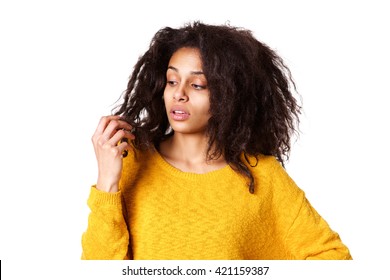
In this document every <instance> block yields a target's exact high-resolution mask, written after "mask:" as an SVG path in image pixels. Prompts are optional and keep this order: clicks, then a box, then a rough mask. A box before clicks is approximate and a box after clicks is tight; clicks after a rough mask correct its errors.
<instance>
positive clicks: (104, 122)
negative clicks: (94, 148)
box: [94, 116, 120, 135]
mask: <svg viewBox="0 0 390 280" xmlns="http://www.w3.org/2000/svg"><path fill="white" fill-rule="evenodd" d="M119 118H120V116H104V117H101V118H100V121H99V124H98V126H97V128H96V130H95V133H94V134H95V135H101V134H103V132H104V130H105V129H106V128H107V126H108V124H109V123H110V122H111V120H117V119H119Z"/></svg>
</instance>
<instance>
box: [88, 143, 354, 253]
mask: <svg viewBox="0 0 390 280" xmlns="http://www.w3.org/2000/svg"><path fill="white" fill-rule="evenodd" d="M249 161H250V163H249V164H248V166H249V167H250V170H251V172H252V174H253V176H254V179H255V193H254V194H251V193H249V191H248V184H247V183H248V181H247V179H246V178H245V177H243V176H242V175H240V174H238V173H237V172H236V171H234V170H233V169H232V168H231V167H230V166H229V165H227V166H226V167H223V168H221V169H218V170H215V171H211V172H208V173H205V174H195V173H188V172H182V171H180V170H179V169H177V168H175V167H173V166H172V165H170V164H169V163H168V162H166V161H165V160H164V158H163V157H162V156H161V155H160V154H159V153H158V152H157V151H155V150H154V151H140V150H134V151H132V152H131V151H129V155H128V156H127V157H126V158H125V159H124V160H123V172H122V177H121V181H120V190H119V191H118V192H117V193H106V192H102V191H99V190H97V189H96V187H95V186H92V187H91V192H90V196H89V199H88V205H89V207H90V209H91V212H90V214H89V219H88V227H87V229H86V231H85V232H84V234H83V236H82V249H83V252H82V259H149V260H168V259H176V260H191V259H192V260H193V259H195V260H210V259H219V260H230V259H241V260H244V259H247V260H248V259H249V260H250V259H264V260H288V259H291V260H292V259H297V260H304V259H328V260H330V259H352V258H351V255H350V252H349V250H348V248H347V247H346V246H345V245H344V244H343V243H342V241H341V239H340V237H339V235H338V234H337V233H336V232H334V231H333V230H332V229H331V228H330V227H329V225H328V224H327V222H326V221H325V220H324V219H323V218H322V217H321V216H320V215H319V214H318V213H317V212H316V210H315V209H314V208H313V207H312V206H311V205H310V203H309V201H308V200H307V199H306V197H305V194H304V192H303V191H302V190H301V189H300V188H298V186H297V185H296V184H295V182H294V181H293V180H292V179H291V178H290V177H289V175H288V174H287V173H286V171H285V169H284V168H283V167H282V166H281V164H280V163H279V162H278V161H277V160H276V159H275V158H274V157H272V156H259V157H258V161H256V159H255V158H254V157H250V158H249ZM256 162H257V164H256Z"/></svg>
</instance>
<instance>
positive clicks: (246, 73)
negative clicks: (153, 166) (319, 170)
mask: <svg viewBox="0 0 390 280" xmlns="http://www.w3.org/2000/svg"><path fill="white" fill-rule="evenodd" d="M183 47H190V48H197V49H198V50H199V51H200V55H201V60H202V66H203V72H204V74H205V76H206V79H207V84H208V88H209V90H210V114H211V117H210V119H209V121H208V126H207V134H208V137H209V141H208V151H207V154H208V160H210V159H216V158H218V157H220V156H221V155H222V156H223V157H224V158H225V160H226V162H227V163H228V164H229V165H230V166H231V167H232V168H233V169H234V170H235V171H236V172H239V173H240V174H242V175H244V176H245V177H247V178H248V179H249V180H248V186H249V191H250V192H251V193H253V192H254V178H253V176H252V174H251V172H250V170H249V168H248V166H247V165H246V164H245V163H244V159H245V161H247V163H248V164H250V163H249V160H248V155H251V156H254V157H256V158H258V157H257V156H258V155H260V154H263V155H272V156H275V157H276V158H277V159H278V161H279V162H280V163H281V164H282V165H283V166H284V163H285V161H286V160H287V159H288V157H289V153H290V140H291V137H292V135H293V134H294V133H296V132H297V131H298V130H297V126H298V124H299V118H298V117H299V114H300V110H301V106H300V105H299V104H298V102H297V99H296V98H295V97H294V94H293V93H294V92H295V93H296V87H295V84H294V81H293V79H292V77H291V73H290V70H289V69H288V67H287V66H286V65H285V63H284V62H283V60H282V58H281V57H279V56H278V55H277V53H276V52H275V51H273V50H272V49H271V48H270V47H268V46H267V45H265V44H264V43H262V42H259V41H258V40H257V39H256V38H255V37H254V36H253V34H252V32H251V31H250V30H247V29H244V28H238V27H232V26H230V25H208V24H204V23H201V22H198V21H197V22H193V23H188V24H185V25H184V26H183V27H181V28H178V29H174V28H171V27H165V28H162V29H160V30H159V31H158V32H157V33H156V34H155V36H154V37H153V39H152V41H151V43H150V47H149V49H148V50H147V51H146V53H145V54H144V55H142V56H141V57H140V58H139V60H138V62H137V63H136V65H135V66H134V69H133V73H132V75H131V77H130V79H129V82H128V85H127V89H126V91H125V92H124V94H123V102H122V103H121V104H120V105H119V106H118V107H117V108H116V109H115V110H114V114H116V115H121V116H122V118H123V119H125V120H126V121H127V122H129V123H130V124H131V125H132V126H133V127H134V135H135V136H136V138H135V140H134V141H133V144H134V146H135V147H136V148H137V149H150V148H155V147H158V145H159V143H160V142H161V141H163V140H164V139H166V138H168V137H169V136H171V135H172V134H173V133H174V132H173V131H172V129H171V128H170V124H169V121H168V117H167V115H166V110H165V105H164V101H163V99H162V97H163V94H164V88H165V86H166V82H167V81H166V71H167V67H168V63H169V60H170V58H171V56H172V55H173V53H174V52H175V51H176V50H178V49H180V48H183ZM242 155H243V156H244V157H243V158H242ZM256 164H257V162H256Z"/></svg>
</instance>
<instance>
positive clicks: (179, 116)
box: [170, 108, 190, 121]
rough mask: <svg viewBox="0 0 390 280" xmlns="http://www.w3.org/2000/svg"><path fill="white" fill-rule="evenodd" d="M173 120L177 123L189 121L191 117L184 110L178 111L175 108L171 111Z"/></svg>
mask: <svg viewBox="0 0 390 280" xmlns="http://www.w3.org/2000/svg"><path fill="white" fill-rule="evenodd" d="M170 115H171V118H172V119H173V120H175V121H184V120H187V119H188V118H189V117H190V113H189V112H187V111H185V110H183V109H181V108H180V109H177V108H173V109H171V111H170Z"/></svg>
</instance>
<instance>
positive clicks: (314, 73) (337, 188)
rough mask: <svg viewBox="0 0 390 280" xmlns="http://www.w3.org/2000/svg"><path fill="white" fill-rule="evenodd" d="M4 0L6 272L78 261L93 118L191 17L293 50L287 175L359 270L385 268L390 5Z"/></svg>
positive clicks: (0, 183)
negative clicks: (296, 108) (295, 95)
mask: <svg viewBox="0 0 390 280" xmlns="http://www.w3.org/2000/svg"><path fill="white" fill-rule="evenodd" d="M0 3H1V4H0V32H1V33H0V36H1V37H0V96H1V97H0V121H1V126H0V133H1V137H0V141H1V143H0V163H1V176H0V188H1V189H0V191H1V193H0V227H1V230H0V259H1V260H2V262H3V263H2V264H3V265H2V268H3V269H4V273H8V274H6V275H13V276H14V277H15V279H21V277H20V275H29V274H30V275H32V274H34V272H38V271H39V272H40V273H43V272H44V271H47V270H50V268H51V269H52V270H55V269H57V267H58V263H61V266H67V264H68V265H69V267H68V269H67V270H68V271H69V270H71V268H72V264H73V265H75V264H74V260H78V259H79V258H80V255H81V241H80V240H81V234H82V232H83V231H84V230H85V228H86V224H87V217H88V213H89V209H88V208H87V205H86V200H87V197H88V194H89V188H90V186H91V185H92V184H93V183H94V182H95V180H96V171H97V168H96V163H95V158H94V154H93V148H92V145H91V141H90V138H91V136H92V134H93V131H94V130H95V127H96V125H97V122H98V120H99V118H100V116H102V115H107V114H110V112H111V109H112V108H113V106H112V105H113V104H114V103H115V102H116V100H117V99H118V98H119V97H120V95H121V93H122V92H123V91H124V90H125V89H126V85H127V80H128V77H129V75H130V73H131V71H132V67H133V65H134V64H135V62H136V60H137V58H138V56H139V55H141V54H143V52H145V51H146V49H147V47H148V44H149V42H150V39H151V38H152V36H153V35H154V33H155V32H156V31H157V30H158V29H160V28H162V27H165V26H172V27H179V26H181V25H183V24H184V23H186V22H189V21H191V20H201V21H203V22H205V23H210V24H223V23H225V22H230V24H231V25H234V26H241V27H245V28H248V29H251V30H252V31H253V32H254V35H255V36H256V37H257V38H258V39H259V40H261V41H263V42H265V43H266V44H268V45H269V46H271V47H272V48H274V49H275V50H276V51H277V52H278V53H279V55H280V56H282V57H283V58H284V59H285V62H286V64H287V65H288V66H289V67H290V69H291V71H292V74H293V77H294V79H295V82H296V84H297V88H298V91H299V93H300V94H301V96H302V101H303V109H304V114H303V115H302V118H301V130H302V133H301V136H300V138H299V139H298V141H297V142H296V143H295V144H294V145H293V149H292V154H291V158H290V161H289V163H288V164H287V171H288V173H289V174H290V175H291V177H292V178H293V179H294V180H295V181H296V182H297V184H298V185H299V186H300V187H301V188H302V189H303V190H304V191H305V192H306V195H307V197H308V198H309V200H310V201H311V203H312V204H313V206H314V207H315V208H316V209H317V211H318V212H319V213H320V214H321V215H322V216H323V217H324V218H325V219H326V220H327V221H328V222H329V224H330V226H331V227H332V228H333V229H334V230H335V231H337V232H338V233H339V234H340V236H341V238H342V240H343V242H344V243H345V244H346V245H347V246H348V247H349V248H350V250H351V253H352V255H353V257H354V259H355V261H354V262H355V263H358V264H359V266H355V267H354V268H353V269H350V271H352V270H353V271H354V272H356V273H358V272H357V270H358V268H359V271H360V272H363V271H365V272H367V271H368V270H370V271H371V272H372V273H374V272H378V271H380V270H382V269H384V267H382V266H381V264H382V263H383V264H384V263H385V262H386V260H387V261H388V260H389V258H388V254H389V249H390V248H389V241H388V237H389V236H390V232H389V217H388V216H389V213H390V210H389V202H388V197H389V196H388V194H387V193H388V192H386V191H387V188H388V187H389V180H388V167H389V164H388V159H389V155H390V154H389V143H390V139H389V133H388V132H387V131H388V129H389V125H388V119H389V114H388V105H387V103H386V102H387V101H388V100H389V98H388V96H389V94H390V91H389V71H388V67H389V63H390V56H389V50H390V43H389V40H388V38H389V26H390V19H389V8H387V5H385V3H386V1H253V0H252V1H246V0H239V1H210V0H208V1H203V0H199V1H177V0H172V1H146V0H143V1H141V0H140V1H17V0H16V1H15V0H13V1H1V2H0ZM254 3H256V6H254V5H255V4H254ZM375 262H377V263H376V265H375ZM21 263H22V264H23V267H24V268H25V269H21V270H19V268H20V267H18V265H19V266H20V265H21ZM55 264H56V265H55ZM7 268H8V269H7ZM16 269H18V271H19V272H18V273H19V276H17V275H16V274H15V273H16V272H15V270H16ZM360 272H359V273H360ZM20 273H25V274H20ZM356 275H359V274H356ZM57 276H58V275H57ZM11 278H12V277H11ZM11 278H10V279H11ZM56 278H57V277H56ZM336 279H337V277H336Z"/></svg>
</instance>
